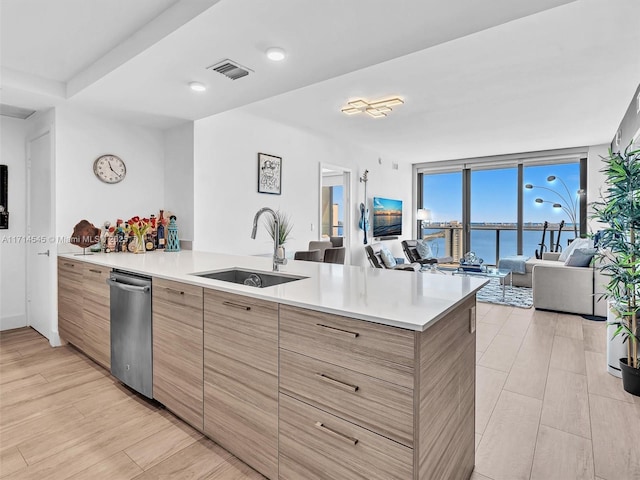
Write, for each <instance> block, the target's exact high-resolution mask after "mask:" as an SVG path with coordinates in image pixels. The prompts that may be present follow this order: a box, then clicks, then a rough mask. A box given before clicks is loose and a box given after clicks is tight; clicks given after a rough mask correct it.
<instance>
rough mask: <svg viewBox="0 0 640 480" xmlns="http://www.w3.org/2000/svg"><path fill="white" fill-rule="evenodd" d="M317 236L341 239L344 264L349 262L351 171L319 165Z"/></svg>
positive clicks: (327, 238)
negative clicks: (343, 248)
mask: <svg viewBox="0 0 640 480" xmlns="http://www.w3.org/2000/svg"><path fill="white" fill-rule="evenodd" d="M318 224H319V225H320V227H319V228H318V236H319V239H320V240H329V237H343V238H344V240H343V245H344V246H345V247H346V251H345V263H346V264H349V263H351V262H350V259H351V257H350V248H349V243H350V238H351V170H349V169H348V168H344V167H339V166H336V165H329V164H326V163H321V164H320V212H319V222H318Z"/></svg>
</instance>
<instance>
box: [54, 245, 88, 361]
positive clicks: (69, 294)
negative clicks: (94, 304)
mask: <svg viewBox="0 0 640 480" xmlns="http://www.w3.org/2000/svg"><path fill="white" fill-rule="evenodd" d="M82 268H83V262H78V261H75V260H68V259H66V258H58V332H59V333H60V337H61V338H62V339H63V340H66V341H67V342H69V343H71V344H72V345H74V346H76V347H78V348H79V349H81V350H83V349H84V317H83V312H82V301H83V295H82Z"/></svg>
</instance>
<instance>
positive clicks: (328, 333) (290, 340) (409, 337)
mask: <svg viewBox="0 0 640 480" xmlns="http://www.w3.org/2000/svg"><path fill="white" fill-rule="evenodd" d="M414 343H415V333H414V332H413V331H411V330H404V329H401V328H395V327H389V326H387V325H379V324H375V323H371V322H366V321H361V320H353V319H349V318H345V317H340V316H337V315H330V314H327V313H322V312H316V311H313V310H307V309H302V308H297V307H291V306H288V305H281V307H280V347H281V348H284V349H287V350H291V351H293V352H297V353H301V354H303V355H308V356H310V357H313V358H317V359H319V360H323V361H325V362H329V363H332V364H334V365H339V366H341V367H346V368H349V369H351V370H355V371H357V372H360V373H364V374H366V375H370V376H372V377H376V378H379V379H382V380H385V381H387V382H391V383H394V384H397V385H401V386H403V387H406V388H411V389H412V388H413V380H414V378H413V375H414V369H413V365H414Z"/></svg>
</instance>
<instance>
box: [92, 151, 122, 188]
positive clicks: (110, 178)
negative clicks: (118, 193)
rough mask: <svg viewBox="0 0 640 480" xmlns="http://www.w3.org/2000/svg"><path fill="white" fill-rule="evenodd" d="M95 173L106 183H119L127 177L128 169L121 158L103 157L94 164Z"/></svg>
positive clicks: (113, 156)
mask: <svg viewBox="0 0 640 480" xmlns="http://www.w3.org/2000/svg"><path fill="white" fill-rule="evenodd" d="M93 173H95V175H96V177H98V178H99V179H100V180H102V181H103V182H104V183H118V182H121V181H122V180H124V177H125V176H126V175H127V167H126V166H125V164H124V162H123V161H122V159H121V158H120V157H117V156H115V155H101V156H100V157H98V158H96V161H95V162H93Z"/></svg>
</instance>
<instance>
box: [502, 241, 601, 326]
mask: <svg viewBox="0 0 640 480" xmlns="http://www.w3.org/2000/svg"><path fill="white" fill-rule="evenodd" d="M559 256H560V254H559V253H545V254H544V255H543V258H542V259H540V260H538V259H530V260H528V261H527V263H526V265H527V274H525V275H513V283H514V285H516V278H519V277H526V276H528V277H529V278H530V279H531V285H532V287H533V306H534V307H535V308H541V309H545V310H555V311H558V312H567V313H577V314H582V315H599V316H606V314H607V313H606V312H607V304H606V301H605V300H600V299H599V296H600V293H602V292H603V291H604V284H605V283H606V282H607V279H606V277H605V276H604V275H602V274H601V273H600V272H599V271H598V270H597V269H595V268H593V267H569V266H566V265H565V264H564V262H562V261H558V257H559ZM524 286H526V285H524Z"/></svg>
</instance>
